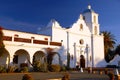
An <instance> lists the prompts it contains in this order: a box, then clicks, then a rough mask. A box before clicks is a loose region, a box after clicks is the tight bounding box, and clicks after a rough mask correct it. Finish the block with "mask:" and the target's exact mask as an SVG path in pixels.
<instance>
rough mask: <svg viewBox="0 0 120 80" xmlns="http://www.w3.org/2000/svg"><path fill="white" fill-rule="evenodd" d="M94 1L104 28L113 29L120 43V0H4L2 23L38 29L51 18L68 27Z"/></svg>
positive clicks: (0, 13) (0, 1)
mask: <svg viewBox="0 0 120 80" xmlns="http://www.w3.org/2000/svg"><path fill="white" fill-rule="evenodd" d="M88 4H90V5H91V6H92V9H93V10H94V11H95V12H97V13H98V14H99V23H100V28H101V31H105V30H107V31H110V32H111V33H112V34H113V35H114V36H115V38H116V40H117V44H119V43H120V0H0V25H1V26H3V27H4V28H5V29H12V30H19V31H25V32H33V33H36V32H37V29H38V28H39V27H44V26H46V25H47V24H48V22H49V21H50V20H51V19H55V20H57V21H58V22H59V23H60V25H61V26H63V27H68V26H70V25H72V24H73V23H74V22H76V20H77V19H78V17H79V15H80V13H82V12H83V11H84V10H85V9H86V8H87V6H88Z"/></svg>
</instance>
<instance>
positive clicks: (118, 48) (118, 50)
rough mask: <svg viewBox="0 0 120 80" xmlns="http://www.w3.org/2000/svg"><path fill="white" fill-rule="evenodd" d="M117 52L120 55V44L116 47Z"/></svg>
mask: <svg viewBox="0 0 120 80" xmlns="http://www.w3.org/2000/svg"><path fill="white" fill-rule="evenodd" d="M115 54H118V55H120V44H119V45H118V46H117V47H116V49H115Z"/></svg>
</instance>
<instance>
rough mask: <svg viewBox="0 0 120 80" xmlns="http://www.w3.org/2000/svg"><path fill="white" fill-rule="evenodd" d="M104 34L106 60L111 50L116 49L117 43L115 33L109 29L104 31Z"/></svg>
mask: <svg viewBox="0 0 120 80" xmlns="http://www.w3.org/2000/svg"><path fill="white" fill-rule="evenodd" d="M102 34H103V36H104V57H105V60H106V59H107V58H106V57H107V56H108V55H109V54H110V53H109V50H112V49H114V45H115V41H116V40H115V38H114V35H113V34H111V32H108V31H102Z"/></svg>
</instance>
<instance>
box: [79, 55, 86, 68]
mask: <svg viewBox="0 0 120 80" xmlns="http://www.w3.org/2000/svg"><path fill="white" fill-rule="evenodd" d="M80 67H82V68H85V58H84V56H83V55H80Z"/></svg>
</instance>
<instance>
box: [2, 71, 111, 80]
mask: <svg viewBox="0 0 120 80" xmlns="http://www.w3.org/2000/svg"><path fill="white" fill-rule="evenodd" d="M65 73H69V74H70V80H109V77H108V76H107V75H105V74H102V75H100V74H88V73H86V72H84V73H81V72H77V71H71V72H47V73H42V72H32V73H0V80H22V77H23V75H24V74H30V75H32V76H33V78H34V79H35V80H61V78H62V77H63V76H64V74H65Z"/></svg>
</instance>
